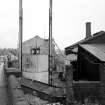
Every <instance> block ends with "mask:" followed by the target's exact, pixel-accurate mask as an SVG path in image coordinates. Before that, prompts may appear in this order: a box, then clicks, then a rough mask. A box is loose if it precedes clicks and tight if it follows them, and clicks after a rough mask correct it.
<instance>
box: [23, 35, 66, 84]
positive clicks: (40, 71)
mask: <svg viewBox="0 0 105 105" xmlns="http://www.w3.org/2000/svg"><path fill="white" fill-rule="evenodd" d="M22 46H23V47H22V58H23V61H22V69H23V76H24V77H25V78H28V79H32V80H37V81H40V82H44V83H47V84H48V78H49V77H48V75H49V74H48V73H49V71H48V65H49V62H48V56H49V41H48V39H43V38H40V37H39V36H35V37H34V38H32V39H29V40H27V41H25V42H23V44H22ZM51 62H52V65H51V66H52V72H53V71H54V72H58V73H59V72H62V71H64V63H63V62H64V60H63V59H61V56H59V55H58V54H56V51H55V45H54V43H52V61H51ZM54 76H55V75H53V74H52V78H55V77H54ZM57 77H58V76H57ZM53 81H54V80H53Z"/></svg>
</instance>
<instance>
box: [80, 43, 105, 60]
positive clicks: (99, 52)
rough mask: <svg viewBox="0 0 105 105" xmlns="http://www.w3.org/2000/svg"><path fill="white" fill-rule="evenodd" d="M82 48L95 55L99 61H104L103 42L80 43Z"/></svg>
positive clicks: (104, 45) (104, 49)
mask: <svg viewBox="0 0 105 105" xmlns="http://www.w3.org/2000/svg"><path fill="white" fill-rule="evenodd" d="M80 46H81V47H82V48H84V49H85V50H87V51H88V52H90V53H91V54H92V55H94V56H95V57H97V58H98V59H99V60H100V61H102V62H105V43H104V44H81V45H80Z"/></svg>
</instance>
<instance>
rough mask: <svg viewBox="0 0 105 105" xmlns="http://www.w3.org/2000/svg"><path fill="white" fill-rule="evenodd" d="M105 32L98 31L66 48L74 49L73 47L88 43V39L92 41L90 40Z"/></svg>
mask: <svg viewBox="0 0 105 105" xmlns="http://www.w3.org/2000/svg"><path fill="white" fill-rule="evenodd" d="M103 34H105V32H104V31H100V32H97V33H95V34H93V36H92V37H89V38H84V39H83V40H80V41H78V42H76V43H74V44H72V45H70V46H68V47H66V48H65V50H69V49H72V48H74V47H77V46H78V45H79V44H82V43H86V42H88V41H90V40H93V39H94V38H96V37H99V36H101V35H103Z"/></svg>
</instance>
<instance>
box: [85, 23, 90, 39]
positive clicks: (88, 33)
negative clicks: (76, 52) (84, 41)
mask: <svg viewBox="0 0 105 105" xmlns="http://www.w3.org/2000/svg"><path fill="white" fill-rule="evenodd" d="M89 37H91V22H87V23H86V38H89Z"/></svg>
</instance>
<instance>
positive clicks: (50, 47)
mask: <svg viewBox="0 0 105 105" xmlns="http://www.w3.org/2000/svg"><path fill="white" fill-rule="evenodd" d="M48 58H49V60H48V62H49V67H48V69H49V84H50V85H52V0H50V1H49V57H48Z"/></svg>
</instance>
